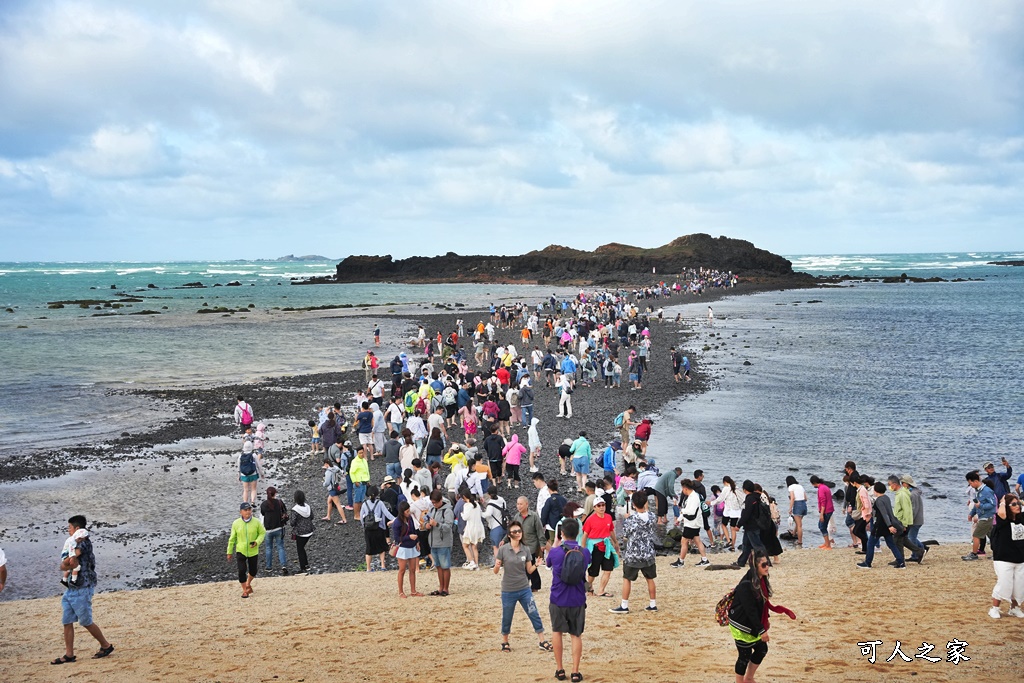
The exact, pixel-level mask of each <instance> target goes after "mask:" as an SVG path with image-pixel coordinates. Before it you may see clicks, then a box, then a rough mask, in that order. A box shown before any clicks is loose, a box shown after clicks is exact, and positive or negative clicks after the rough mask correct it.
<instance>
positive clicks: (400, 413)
mask: <svg viewBox="0 0 1024 683" xmlns="http://www.w3.org/2000/svg"><path fill="white" fill-rule="evenodd" d="M387 416H388V421H389V422H394V423H396V424H401V422H402V420H403V419H404V418H405V411H404V410H403V409H402V408H401V406H399V405H398V404H397V403H392V404H391V405H389V406H388V411H387Z"/></svg>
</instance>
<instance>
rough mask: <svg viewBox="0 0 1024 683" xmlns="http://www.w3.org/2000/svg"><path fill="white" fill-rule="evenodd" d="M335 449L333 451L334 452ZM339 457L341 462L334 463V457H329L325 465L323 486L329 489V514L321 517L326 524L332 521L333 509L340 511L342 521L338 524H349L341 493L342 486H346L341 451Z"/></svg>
mask: <svg viewBox="0 0 1024 683" xmlns="http://www.w3.org/2000/svg"><path fill="white" fill-rule="evenodd" d="M333 450H334V449H332V451H333ZM337 452H338V453H339V455H338V457H339V458H341V460H339V461H334V460H332V459H331V458H332V457H333V456H332V455H330V453H329V455H328V460H327V462H325V463H324V482H323V486H324V488H325V489H327V514H326V515H324V516H323V517H321V519H322V520H323V521H325V522H329V521H331V509H337V510H338V516H339V517H341V520H340V521H339V522H338V524H347V523H348V519H347V518H346V517H345V509H344V507H342V505H341V493H342V488H341V487H342V486H344V485H345V484H344V482H345V475H344V474H342V469H341V468H342V466H343V465H344V457H345V456H344V455H343V454H341V453H342V452H341V451H340V450H339V451H337Z"/></svg>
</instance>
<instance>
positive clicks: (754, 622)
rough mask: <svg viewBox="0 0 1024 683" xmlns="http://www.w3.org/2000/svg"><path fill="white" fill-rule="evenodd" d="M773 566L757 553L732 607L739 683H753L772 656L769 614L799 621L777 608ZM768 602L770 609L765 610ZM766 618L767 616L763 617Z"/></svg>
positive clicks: (731, 627) (731, 614) (735, 594)
mask: <svg viewBox="0 0 1024 683" xmlns="http://www.w3.org/2000/svg"><path fill="white" fill-rule="evenodd" d="M770 571H771V564H770V563H769V562H768V556H767V555H765V554H764V552H762V551H760V550H755V551H754V552H753V553H752V554H751V556H750V569H748V570H747V573H746V575H745V576H744V577H743V578H742V579H741V580H740V582H739V583H738V584H736V588H735V590H734V591H733V596H732V605H731V606H730V607H729V632H730V633H731V634H732V638H733V642H734V643H735V644H736V651H737V653H738V655H737V658H736V668H735V671H736V683H753V680H754V672H755V671H757V668H758V667H759V666H761V662H763V661H764V657H765V655H767V654H768V640H769V637H768V628H769V625H768V613H769V612H777V613H781V614H785V615H786V616H788V617H789V618H790V619H796V615H795V614H793V612H792V611H791V610H788V609H786V608H785V607H783V606H782V605H773V604H772V603H771V602H770V601H769V600H768V598H770V597H771V596H772V585H771V583H770V582H769V579H768V573H769V572H770ZM765 603H767V606H768V609H767V610H766V609H764V608H765ZM762 615H763V617H762Z"/></svg>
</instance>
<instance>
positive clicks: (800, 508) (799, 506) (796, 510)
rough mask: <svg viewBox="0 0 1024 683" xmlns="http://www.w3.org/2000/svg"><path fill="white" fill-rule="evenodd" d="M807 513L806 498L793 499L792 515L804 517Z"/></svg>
mask: <svg viewBox="0 0 1024 683" xmlns="http://www.w3.org/2000/svg"><path fill="white" fill-rule="evenodd" d="M805 515H807V501H806V500H794V501H793V516H794V517H804V516H805Z"/></svg>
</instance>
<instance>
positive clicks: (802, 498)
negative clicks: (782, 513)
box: [786, 474, 807, 548]
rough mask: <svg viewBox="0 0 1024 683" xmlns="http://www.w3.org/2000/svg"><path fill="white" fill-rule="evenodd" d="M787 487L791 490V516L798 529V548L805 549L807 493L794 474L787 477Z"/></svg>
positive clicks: (796, 534) (796, 533)
mask: <svg viewBox="0 0 1024 683" xmlns="http://www.w3.org/2000/svg"><path fill="white" fill-rule="evenodd" d="M786 486H787V487H788V489H789V514H790V516H791V517H792V518H793V524H794V526H795V527H796V531H795V536H796V547H797V548H800V547H803V544H804V517H805V516H806V515H807V493H806V492H805V491H804V487H803V486H801V485H800V484H798V483H797V481H796V477H794V476H793V475H792V474H791V475H789V476H788V477H786Z"/></svg>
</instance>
